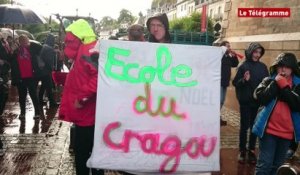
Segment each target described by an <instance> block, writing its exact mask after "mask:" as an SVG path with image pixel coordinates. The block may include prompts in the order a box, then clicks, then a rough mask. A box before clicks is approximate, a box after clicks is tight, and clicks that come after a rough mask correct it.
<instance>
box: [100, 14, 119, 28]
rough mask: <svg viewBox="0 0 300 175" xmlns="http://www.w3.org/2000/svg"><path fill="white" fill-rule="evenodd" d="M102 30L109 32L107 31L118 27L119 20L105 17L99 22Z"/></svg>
mask: <svg viewBox="0 0 300 175" xmlns="http://www.w3.org/2000/svg"><path fill="white" fill-rule="evenodd" d="M99 25H100V28H101V29H104V30H107V29H113V28H115V27H116V26H118V24H117V20H115V19H113V18H112V17H110V16H104V17H103V18H102V19H101V20H100V22H99Z"/></svg>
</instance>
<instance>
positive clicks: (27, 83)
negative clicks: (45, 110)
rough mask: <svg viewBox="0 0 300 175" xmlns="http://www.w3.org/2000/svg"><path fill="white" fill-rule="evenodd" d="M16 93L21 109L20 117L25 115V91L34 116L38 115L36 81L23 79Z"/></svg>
mask: <svg viewBox="0 0 300 175" xmlns="http://www.w3.org/2000/svg"><path fill="white" fill-rule="evenodd" d="M17 88H18V93H19V103H20V108H21V115H25V113H26V97H27V90H28V92H29V96H30V98H31V100H32V103H33V107H34V111H35V115H40V114H41V112H40V108H39V101H38V98H37V81H36V80H35V79H34V78H24V79H22V81H21V82H20V83H19V84H18V85H17Z"/></svg>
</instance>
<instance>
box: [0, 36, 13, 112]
mask: <svg viewBox="0 0 300 175" xmlns="http://www.w3.org/2000/svg"><path fill="white" fill-rule="evenodd" d="M0 40H1V43H0V117H2V114H3V112H4V108H5V104H6V102H7V99H8V76H9V69H10V66H9V63H8V61H9V59H10V56H11V54H10V52H9V51H8V50H7V49H6V42H5V39H4V38H3V35H2V33H0Z"/></svg>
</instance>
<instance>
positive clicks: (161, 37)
mask: <svg viewBox="0 0 300 175" xmlns="http://www.w3.org/2000/svg"><path fill="white" fill-rule="evenodd" d="M146 24H147V29H148V31H149V33H150V34H149V42H154V43H171V36H170V33H169V20H168V17H167V15H166V14H165V13H163V14H161V13H159V14H156V15H154V16H153V17H150V18H149V19H148V20H147V22H146Z"/></svg>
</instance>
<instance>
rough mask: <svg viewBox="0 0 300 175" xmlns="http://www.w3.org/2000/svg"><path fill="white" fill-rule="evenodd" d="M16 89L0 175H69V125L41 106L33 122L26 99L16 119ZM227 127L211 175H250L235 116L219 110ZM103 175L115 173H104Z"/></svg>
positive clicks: (0, 130) (1, 128)
mask: <svg viewBox="0 0 300 175" xmlns="http://www.w3.org/2000/svg"><path fill="white" fill-rule="evenodd" d="M15 94H16V89H15V88H11V92H10V97H9V102H8V104H7V106H6V110H5V112H4V115H3V117H2V120H1V125H0V137H1V140H3V143H4V148H5V154H4V156H2V157H0V174H1V175H19V174H20V175H73V174H75V170H74V169H75V168H74V156H73V154H72V153H69V129H70V126H71V124H70V123H66V122H62V121H60V120H57V108H54V109H49V108H48V107H47V106H44V108H43V110H44V113H45V116H44V117H43V118H41V119H40V120H33V107H32V104H31V100H30V98H29V96H28V97H27V109H26V120H22V121H21V120H19V119H18V114H19V105H18V102H17V101H18V98H17V96H16V95H15ZM221 113H222V116H223V119H225V120H227V126H223V127H221V157H220V163H221V171H220V172H213V173H212V175H252V174H254V173H253V172H254V165H250V164H243V165H241V164H239V163H238V162H237V157H238V130H239V113H238V112H236V111H233V110H230V109H228V108H226V107H224V108H223V109H222V112H221ZM106 174H107V175H116V174H118V173H115V172H112V171H108V172H107V173H106Z"/></svg>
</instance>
